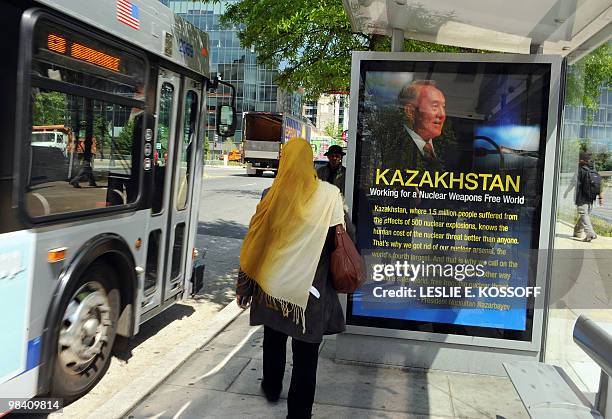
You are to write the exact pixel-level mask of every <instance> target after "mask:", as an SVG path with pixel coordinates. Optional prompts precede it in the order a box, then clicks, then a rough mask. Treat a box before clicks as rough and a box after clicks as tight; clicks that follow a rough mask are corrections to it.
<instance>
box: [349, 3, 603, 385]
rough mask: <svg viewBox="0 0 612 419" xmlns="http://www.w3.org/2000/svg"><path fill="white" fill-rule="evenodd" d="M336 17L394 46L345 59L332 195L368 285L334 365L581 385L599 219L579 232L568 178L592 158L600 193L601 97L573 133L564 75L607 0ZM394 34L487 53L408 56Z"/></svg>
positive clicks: (592, 41) (387, 6) (593, 376)
mask: <svg viewBox="0 0 612 419" xmlns="http://www.w3.org/2000/svg"><path fill="white" fill-rule="evenodd" d="M344 6H345V10H346V12H347V14H348V15H349V17H350V20H351V23H352V26H353V29H354V30H355V31H356V32H362V33H369V34H379V35H387V36H391V37H392V51H391V52H356V53H354V55H353V65H352V79H351V109H350V128H349V134H350V136H351V138H350V140H349V142H348V144H349V149H348V156H347V179H348V180H347V182H349V183H348V184H347V187H346V199H347V204H348V205H349V208H350V209H351V212H352V217H353V218H352V219H353V222H354V223H355V224H356V226H357V236H358V237H357V244H358V247H359V249H360V250H361V252H362V254H363V255H364V257H365V260H366V267H367V280H366V282H365V284H364V285H363V286H362V287H361V289H360V290H359V291H358V292H356V293H355V294H353V295H350V296H349V297H348V298H347V299H346V301H345V309H346V317H347V333H345V334H342V335H340V336H339V337H338V340H337V358H338V359H340V360H346V361H353V362H354V361H357V362H365V363H375V364H383V365H395V366H408V367H420V368H436V369H444V370H452V371H463V372H470V373H483V374H495V375H502V374H504V369H503V362H507V361H515V360H528V359H531V360H538V361H545V362H547V363H555V364H559V365H561V366H564V367H566V369H567V370H568V371H569V374H570V375H572V374H574V375H575V376H577V377H579V380H581V381H580V382H581V383H582V384H584V386H585V388H586V389H592V388H595V389H596V387H597V380H598V379H599V370H598V369H597V368H596V367H595V366H591V364H589V359H588V357H586V355H584V354H583V353H581V351H580V350H579V349H578V347H576V346H575V345H574V343H573V342H572V338H571V334H572V328H573V324H574V321H575V319H576V318H577V317H578V316H579V315H580V314H587V315H589V316H592V317H593V318H594V319H595V320H596V321H597V322H598V323H599V324H600V325H602V326H603V327H606V328H610V330H612V278H611V277H610V275H609V272H612V264H611V263H610V262H609V260H610V256H611V255H612V237H610V236H612V234H610V231H611V229H610V226H611V225H612V217H610V215H611V214H612V211H610V208H612V206H610V204H609V203H606V202H604V201H600V202H599V204H598V203H597V202H596V203H595V204H594V205H593V207H592V208H591V207H589V208H590V210H592V211H593V212H592V219H593V223H594V224H595V227H596V228H595V231H596V232H597V233H598V234H597V238H596V239H594V238H593V237H592V236H589V232H588V231H587V232H586V236H584V234H585V233H584V232H583V231H579V230H578V229H574V222H575V221H576V216H577V213H576V207H575V205H574V204H575V200H574V197H575V196H576V193H577V190H578V187H579V186H578V185H577V184H576V181H575V180H573V179H576V173H577V170H578V166H579V164H580V163H579V161H580V159H581V158H582V156H584V155H585V154H584V153H589V155H591V156H601V158H600V159H599V157H598V159H599V160H597V159H595V157H593V160H594V161H595V168H594V169H595V170H596V171H597V172H598V173H599V175H600V176H601V177H602V179H604V182H603V184H602V186H601V191H600V192H601V193H600V196H601V195H605V191H606V189H607V188H609V187H608V186H607V185H608V183H607V181H606V179H608V177H609V176H610V175H612V172H610V169H611V168H612V167H609V166H608V164H609V163H612V162H609V161H608V160H609V154H606V153H609V152H610V151H612V141H611V140H610V138H612V137H611V136H610V135H609V133H610V134H612V92H611V91H610V89H609V88H608V87H607V86H601V96H600V104H599V107H600V109H599V111H601V113H602V114H603V113H605V116H603V118H602V119H601V120H600V119H597V120H596V123H595V124H592V123H591V126H594V127H595V128H597V129H599V128H601V130H602V131H601V132H599V131H594V130H591V131H588V135H587V134H585V133H586V132H587V130H588V129H591V128H582V126H583V125H588V121H586V119H589V118H586V117H585V116H584V115H586V113H587V112H586V111H585V110H584V109H585V108H584V107H581V106H580V105H579V104H578V105H576V104H575V105H573V106H569V105H567V106H566V105H565V102H564V97H565V95H566V93H567V88H566V85H567V84H566V81H567V80H568V78H567V73H568V72H570V73H572V72H574V73H576V72H578V71H580V69H579V68H574V67H573V64H574V63H576V62H578V61H579V60H580V59H581V58H583V57H585V56H587V55H588V54H590V53H591V52H592V51H593V50H595V49H596V48H598V47H599V46H600V45H602V44H603V43H606V42H610V37H611V34H612V25H610V17H611V16H612V2H611V1H592V0H591V1H584V2H575V1H556V0H547V1H541V2H535V3H534V2H529V3H528V2H526V1H523V0H519V2H518V3H516V2H513V3H507V2H480V1H466V2H461V7H459V6H458V4H457V3H456V2H449V1H444V0H439V1H430V2H427V3H422V2H417V1H410V0H344ZM406 38H410V39H418V40H424V41H429V42H435V43H441V44H446V45H453V46H458V47H464V48H474V49H478V50H486V51H492V52H496V53H486V54H480V53H474V54H414V53H406V52H402V50H403V43H404V40H405V39H406ZM500 52H503V54H500ZM576 113H578V114H580V115H581V116H580V117H576ZM598 115H599V113H597V112H596V118H599V116H598ZM572 118H573V119H572ZM585 121H586V122H585ZM590 121H591V122H592V120H590ZM606 130H609V133H608V131H606ZM598 136H600V137H601V138H602V140H601V141H593V140H592V139H593V138H598ZM587 137H588V138H587ZM589 138H591V139H589ZM608 196H609V197H610V198H612V194H608ZM581 235H582V236H581ZM589 239H592V240H589ZM483 290H484V291H483Z"/></svg>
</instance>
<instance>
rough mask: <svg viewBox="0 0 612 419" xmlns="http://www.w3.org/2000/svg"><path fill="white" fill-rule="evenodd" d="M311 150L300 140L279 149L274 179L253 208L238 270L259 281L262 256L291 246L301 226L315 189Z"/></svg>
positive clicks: (291, 141) (263, 264)
mask: <svg viewBox="0 0 612 419" xmlns="http://www.w3.org/2000/svg"><path fill="white" fill-rule="evenodd" d="M312 160H313V157H312V148H311V147H310V144H308V142H307V141H306V140H304V139H302V138H292V139H291V140H289V141H288V142H287V144H286V145H285V146H284V147H283V150H282V156H281V160H280V166H279V168H278V173H277V175H276V179H274V182H273V183H272V186H271V187H270V190H269V191H268V193H267V194H266V196H265V197H264V198H263V199H262V200H261V202H260V203H259V205H257V211H256V213H255V215H254V216H253V218H252V219H251V223H250V225H249V231H248V232H247V235H246V237H245V239H244V243H243V244H242V250H241V251H240V268H241V269H242V271H243V272H244V273H246V274H247V275H248V276H250V277H251V278H254V279H256V280H258V281H259V279H261V274H262V273H264V272H266V262H267V261H268V258H266V255H267V254H269V253H270V252H274V251H275V250H278V249H280V248H282V247H283V245H284V244H285V243H288V242H291V241H292V240H293V239H294V238H295V234H296V233H297V232H298V231H299V229H298V228H297V227H298V226H300V225H303V221H304V215H305V214H306V211H307V203H308V202H309V199H310V197H311V196H312V193H313V192H314V191H315V189H316V188H317V173H316V172H315V170H314V166H313V163H312Z"/></svg>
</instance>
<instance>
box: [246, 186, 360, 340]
mask: <svg viewBox="0 0 612 419" xmlns="http://www.w3.org/2000/svg"><path fill="white" fill-rule="evenodd" d="M267 191H268V190H267V189H266V190H265V191H264V193H263V195H262V197H263V196H265V194H266V193H267ZM347 225H348V224H347ZM335 231H336V229H335V227H330V228H329V231H328V232H327V238H326V239H325V244H324V245H323V250H322V251H321V255H320V257H319V264H318V265H317V270H316V272H315V277H314V280H313V283H312V286H313V287H315V288H316V289H317V290H318V291H319V293H320V294H321V296H320V298H316V297H315V296H314V295H312V293H310V294H309V296H308V304H307V305H306V312H305V318H306V333H303V328H302V325H301V324H300V325H298V324H296V323H294V322H293V317H292V316H291V315H289V317H284V316H283V314H282V313H281V312H280V311H278V310H275V309H273V308H269V307H268V306H267V305H266V301H265V297H263V298H259V297H260V296H263V293H261V292H259V291H260V290H259V289H258V288H259V286H258V285H257V283H256V282H255V281H253V280H250V279H247V278H243V277H242V276H239V277H238V281H237V283H236V295H241V296H253V299H252V302H251V326H258V325H265V326H268V327H271V328H272V329H274V330H276V331H279V332H282V333H285V334H286V335H288V336H291V337H292V338H295V339H297V340H301V341H304V342H309V343H320V342H321V340H322V339H323V335H333V334H336V333H341V332H344V330H345V321H344V313H343V311H342V306H341V305H340V300H339V299H338V293H337V292H336V290H335V289H334V287H333V285H332V282H331V278H330V275H329V262H330V259H331V254H332V252H333V250H334V248H335V241H334V240H335ZM316 256H317V255H313V257H316Z"/></svg>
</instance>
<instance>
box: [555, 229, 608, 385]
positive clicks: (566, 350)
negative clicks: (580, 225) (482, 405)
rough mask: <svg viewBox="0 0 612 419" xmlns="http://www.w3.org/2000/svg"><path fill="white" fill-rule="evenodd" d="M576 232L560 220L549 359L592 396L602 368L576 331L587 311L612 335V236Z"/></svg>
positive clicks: (556, 248)
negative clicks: (585, 236) (590, 238)
mask: <svg viewBox="0 0 612 419" xmlns="http://www.w3.org/2000/svg"><path fill="white" fill-rule="evenodd" d="M572 234H573V226H571V225H570V224H568V223H565V222H562V221H559V222H557V225H556V231H555V253H554V255H553V266H552V272H551V282H550V286H551V289H550V308H549V311H548V316H549V317H548V335H547V342H546V357H545V360H546V363H548V364H554V365H558V366H560V367H562V368H563V369H564V371H565V372H566V373H567V374H568V375H569V377H570V378H571V379H572V381H574V384H576V386H577V387H578V388H579V389H580V390H581V391H583V392H584V393H585V394H587V395H588V396H592V395H593V394H594V393H595V392H597V389H598V386H599V376H600V367H599V366H598V365H597V364H596V363H595V362H594V361H593V360H592V359H591V358H590V357H589V356H588V355H587V354H586V353H585V352H584V351H583V350H582V349H580V348H579V347H578V346H577V345H576V344H575V343H574V339H573V329H574V323H575V322H576V319H577V318H578V316H580V315H581V314H584V315H586V316H588V317H589V318H591V319H592V320H594V321H596V322H597V323H598V324H599V325H600V326H601V327H603V328H604V329H606V330H609V331H610V333H612V237H603V236H599V237H598V238H597V239H595V240H593V241H592V242H590V243H585V242H583V241H582V240H581V239H577V238H574V237H572Z"/></svg>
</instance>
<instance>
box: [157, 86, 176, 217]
mask: <svg viewBox="0 0 612 419" xmlns="http://www.w3.org/2000/svg"><path fill="white" fill-rule="evenodd" d="M173 112H174V86H172V84H170V83H164V84H162V87H161V92H160V97H159V111H158V114H159V116H158V118H159V119H158V122H157V138H156V141H155V143H156V145H155V157H154V163H155V169H154V174H155V186H154V191H153V205H152V207H153V214H158V213H160V212H161V210H162V206H163V202H164V186H165V183H166V173H167V172H168V170H167V164H168V161H167V156H168V149H169V145H170V133H171V132H173V131H174V127H172V126H171V125H172V115H173Z"/></svg>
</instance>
